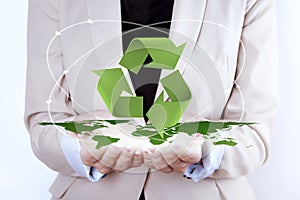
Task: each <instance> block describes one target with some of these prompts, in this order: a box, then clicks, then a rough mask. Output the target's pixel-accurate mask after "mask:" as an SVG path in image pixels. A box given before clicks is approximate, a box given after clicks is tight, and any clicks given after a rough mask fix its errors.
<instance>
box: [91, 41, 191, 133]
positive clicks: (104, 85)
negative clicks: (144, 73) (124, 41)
mask: <svg viewBox="0 0 300 200" xmlns="http://www.w3.org/2000/svg"><path fill="white" fill-rule="evenodd" d="M185 45H186V44H185V43H184V44H182V45H180V46H178V47H176V45H175V44H174V43H173V42H172V41H171V40H170V39H168V38H135V39H133V40H132V41H131V43H130V44H129V46H128V48H127V50H126V52H125V53H124V55H123V57H122V58H121V60H120V62H119V64H120V65H121V66H122V67H124V68H126V69H128V70H130V71H131V72H133V73H135V74H138V73H139V71H140V69H141V68H142V67H143V65H144V62H145V60H146V58H147V57H148V56H151V58H152V62H150V63H148V64H147V65H145V66H144V67H147V68H157V69H163V70H172V71H173V72H172V73H170V74H169V75H167V76H166V77H164V78H162V79H160V83H161V85H162V86H163V89H164V91H162V92H161V93H160V94H159V96H158V98H157V99H156V100H155V101H154V104H153V105H152V106H151V108H150V109H149V111H148V112H147V113H146V116H147V117H148V119H149V120H150V122H151V123H152V124H153V126H154V127H155V129H156V130H157V131H158V132H159V133H161V132H162V131H163V129H164V128H167V127H171V126H174V125H176V124H177V123H178V121H179V120H180V118H181V116H182V114H183V112H184V111H185V109H186V108H187V106H188V104H189V103H190V100H191V98H192V94H191V91H190V89H189V87H188V86H187V84H186V83H185V81H184V79H183V77H182V76H181V74H180V72H179V71H178V70H174V69H175V67H176V65H177V62H178V60H179V58H180V55H181V54H182V52H183V50H184V47H185ZM93 72H94V73H96V74H97V75H98V76H99V77H100V78H99V81H98V85H97V89H98V92H99V94H100V96H101V97H102V99H103V101H104V103H105V105H106V106H107V108H108V110H109V111H110V112H111V113H112V115H113V116H115V117H123V118H124V117H126V118H128V117H130V118H142V117H143V97H142V96H134V93H133V92H132V91H131V89H130V87H129V84H128V82H127V80H126V78H125V76H124V73H123V71H122V69H121V68H111V69H104V70H93ZM124 92H127V93H128V94H130V96H128V95H123V94H124ZM165 93H166V94H167V95H168V100H167V101H165V100H164V99H165Z"/></svg>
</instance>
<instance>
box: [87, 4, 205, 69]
mask: <svg viewBox="0 0 300 200" xmlns="http://www.w3.org/2000/svg"><path fill="white" fill-rule="evenodd" d="M86 3H87V12H88V16H89V18H90V19H91V20H112V21H111V22H104V23H99V24H97V25H95V24H92V25H91V26H90V29H91V35H92V39H93V44H94V46H96V45H99V44H100V43H102V42H104V41H103V38H108V37H110V36H114V35H115V36H117V35H121V33H122V30H121V6H120V0H86ZM206 3H207V0H175V2H174V8H173V14H172V23H171V27H170V36H169V38H170V39H172V41H173V42H174V43H175V44H176V45H180V44H182V43H184V42H187V45H186V48H185V50H184V52H183V55H182V56H181V58H180V60H179V62H178V64H177V68H178V69H179V70H180V71H181V72H183V71H184V68H185V67H186V64H187V62H186V61H187V60H188V58H189V56H190V55H191V53H192V52H193V49H194V47H195V44H196V42H197V40H198V38H199V35H200V32H201V27H202V20H203V17H204V13H205V8H206ZM117 42H118V43H119V44H118V45H117V46H119V47H118V48H117V49H116V51H115V53H117V54H118V55H122V54H123V53H122V52H123V51H122V43H121V42H122V41H121V40H119V41H117ZM99 54H100V53H97V51H96V55H97V58H98V60H99V61H100V58H101V57H103V55H99ZM100 63H101V62H100Z"/></svg>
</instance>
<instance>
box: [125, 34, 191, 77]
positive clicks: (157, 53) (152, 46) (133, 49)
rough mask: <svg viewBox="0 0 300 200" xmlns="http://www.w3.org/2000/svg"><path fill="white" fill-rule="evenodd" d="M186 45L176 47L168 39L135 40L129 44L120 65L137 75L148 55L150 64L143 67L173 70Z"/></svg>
mask: <svg viewBox="0 0 300 200" xmlns="http://www.w3.org/2000/svg"><path fill="white" fill-rule="evenodd" d="M185 45H186V43H184V44H182V45H180V46H178V47H176V46H175V44H174V43H173V42H172V41H171V40H170V39H168V38H135V39H133V40H132V41H131V43H130V44H129V46H128V48H127V50H126V52H125V54H124V56H123V57H122V59H121V61H120V63H119V64H120V65H122V66H123V67H125V68H127V69H128V70H130V71H132V72H133V73H135V74H138V72H139V71H140V69H141V67H142V66H143V64H144V62H145V60H146V58H147V56H148V55H150V56H151V58H152V60H153V61H152V62H151V63H149V64H147V65H146V66H145V67H148V68H158V69H169V70H173V69H175V67H176V64H177V62H178V60H179V57H180V55H181V53H182V51H183V49H184V47H185Z"/></svg>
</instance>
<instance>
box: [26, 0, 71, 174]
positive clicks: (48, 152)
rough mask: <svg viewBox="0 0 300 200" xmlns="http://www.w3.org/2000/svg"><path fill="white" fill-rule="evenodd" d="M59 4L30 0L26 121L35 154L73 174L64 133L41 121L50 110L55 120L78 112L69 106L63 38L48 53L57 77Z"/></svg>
mask: <svg viewBox="0 0 300 200" xmlns="http://www.w3.org/2000/svg"><path fill="white" fill-rule="evenodd" d="M57 3H58V1H57V0H29V12H28V13H29V14H28V33H27V48H28V49H27V52H28V55H27V77H26V97H25V114H24V121H25V125H26V128H27V130H28V132H29V134H30V139H31V146H32V149H33V152H34V154H35V155H36V156H37V157H38V158H39V159H40V160H41V161H42V162H44V163H45V164H46V165H47V166H48V167H49V168H51V169H53V170H55V171H57V172H59V173H62V174H68V175H72V174H75V173H74V170H73V169H72V168H71V167H70V165H69V164H68V163H67V161H66V159H65V156H64V154H63V151H62V149H61V146H60V143H59V141H60V137H61V136H62V134H61V133H60V131H59V130H58V129H57V128H56V127H53V126H40V125H39V124H38V123H39V122H42V121H50V118H49V115H48V110H50V113H51V116H52V117H53V120H54V121H59V120H63V121H64V120H67V119H68V117H70V116H72V115H73V113H74V112H73V111H72V109H71V107H70V106H69V103H70V101H69V98H68V95H67V94H68V89H67V87H66V81H65V78H64V76H62V74H63V71H64V66H63V60H62V52H61V48H60V41H59V38H58V39H56V40H55V41H54V43H53V45H52V46H51V48H50V51H49V54H48V55H49V63H50V65H51V70H52V73H53V76H52V75H51V74H50V71H49V69H48V66H47V59H46V58H47V56H46V51H47V47H48V44H49V42H50V40H51V38H52V37H53V36H54V35H55V32H56V31H58V30H59V23H58V22H59V17H58V16H59V13H58V9H57V7H58V6H57ZM54 79H56V80H58V82H57V83H56V81H54ZM58 86H59V87H58ZM53 88H54V89H53ZM52 90H53V93H52V96H50V94H51V91H52ZM49 100H50V101H49ZM46 102H48V103H50V104H47V103H46ZM48 106H49V107H48Z"/></svg>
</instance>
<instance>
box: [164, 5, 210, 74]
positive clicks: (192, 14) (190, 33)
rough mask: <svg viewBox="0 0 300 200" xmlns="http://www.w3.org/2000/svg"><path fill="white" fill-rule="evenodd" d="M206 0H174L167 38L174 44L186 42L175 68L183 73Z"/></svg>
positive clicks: (194, 42)
mask: <svg viewBox="0 0 300 200" xmlns="http://www.w3.org/2000/svg"><path fill="white" fill-rule="evenodd" d="M206 3H207V0H175V2H174V8H173V16H172V23H171V29H170V36H169V38H170V39H171V40H172V41H173V42H174V43H175V44H176V45H180V44H182V43H185V42H186V43H187V45H186V47H185V49H184V52H183V54H182V56H181V58H180V59H179V61H178V64H177V69H179V71H180V72H181V73H183V71H184V69H185V67H186V64H187V61H188V59H189V57H190V55H191V54H192V52H193V50H194V47H195V45H196V43H197V41H198V38H199V36H200V32H201V28H202V22H203V18H204V14H205V8H206Z"/></svg>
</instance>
